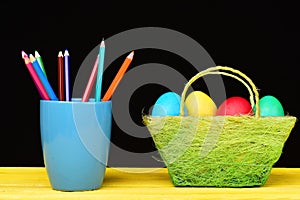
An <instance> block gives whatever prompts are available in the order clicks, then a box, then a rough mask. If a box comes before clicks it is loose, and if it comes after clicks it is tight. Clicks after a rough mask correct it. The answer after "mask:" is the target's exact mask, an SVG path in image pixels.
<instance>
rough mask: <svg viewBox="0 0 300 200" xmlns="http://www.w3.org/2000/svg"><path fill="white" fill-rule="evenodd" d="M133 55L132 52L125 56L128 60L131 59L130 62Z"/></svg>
mask: <svg viewBox="0 0 300 200" xmlns="http://www.w3.org/2000/svg"><path fill="white" fill-rule="evenodd" d="M133 55H134V51H132V52H131V53H130V54H129V55H128V56H127V58H129V59H131V60H132V58H133Z"/></svg>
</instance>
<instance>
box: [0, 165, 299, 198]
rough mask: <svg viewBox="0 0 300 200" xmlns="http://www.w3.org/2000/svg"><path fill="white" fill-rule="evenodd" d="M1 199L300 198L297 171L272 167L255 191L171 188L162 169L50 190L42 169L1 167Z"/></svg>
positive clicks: (111, 174)
mask: <svg viewBox="0 0 300 200" xmlns="http://www.w3.org/2000/svg"><path fill="white" fill-rule="evenodd" d="M0 199H5V200H8V199H64V200H68V199H110V200H113V199H118V200H119V199H130V200H133V199H201V200H202V199H300V168H273V170H272V173H271V175H270V176H269V179H268V181H267V183H266V184H265V185H264V186H262V187H256V188H205V187H174V186H173V185H172V183H171V182H170V179H169V175H168V173H167V169H165V168H107V171H106V175H105V179H104V182H103V185H102V187H101V188H100V189H98V190H94V191H84V192H61V191H55V190H52V189H51V186H50V183H49V180H48V177H47V174H46V170H45V168H43V167H34V168H31V167H2V168H1V167H0Z"/></svg>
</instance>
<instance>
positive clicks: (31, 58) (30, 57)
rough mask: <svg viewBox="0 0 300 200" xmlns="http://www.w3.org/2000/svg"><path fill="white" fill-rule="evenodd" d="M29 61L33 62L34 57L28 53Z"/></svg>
mask: <svg viewBox="0 0 300 200" xmlns="http://www.w3.org/2000/svg"><path fill="white" fill-rule="evenodd" d="M29 59H30V62H34V61H35V60H36V59H35V57H34V56H33V55H32V54H29Z"/></svg>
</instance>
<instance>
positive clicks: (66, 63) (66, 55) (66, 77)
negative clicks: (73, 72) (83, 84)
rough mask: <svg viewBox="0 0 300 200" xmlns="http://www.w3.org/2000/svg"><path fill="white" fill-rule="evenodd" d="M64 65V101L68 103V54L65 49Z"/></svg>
mask: <svg viewBox="0 0 300 200" xmlns="http://www.w3.org/2000/svg"><path fill="white" fill-rule="evenodd" d="M64 65H65V100H66V101H70V54H69V51H68V50H67V49H66V50H65V53H64Z"/></svg>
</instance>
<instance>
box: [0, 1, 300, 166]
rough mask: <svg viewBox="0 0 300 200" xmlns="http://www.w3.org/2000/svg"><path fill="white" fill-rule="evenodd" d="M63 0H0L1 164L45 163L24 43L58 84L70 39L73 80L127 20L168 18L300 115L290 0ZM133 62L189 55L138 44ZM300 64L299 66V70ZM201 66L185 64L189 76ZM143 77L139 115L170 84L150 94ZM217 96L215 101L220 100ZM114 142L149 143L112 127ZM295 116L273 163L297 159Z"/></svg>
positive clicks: (230, 86)
mask: <svg viewBox="0 0 300 200" xmlns="http://www.w3.org/2000/svg"><path fill="white" fill-rule="evenodd" d="M138 2H140V3H135V2H124V1H123V3H122V4H120V2H111V1H110V2H105V1H95V2H90V1H85V2H81V3H75V2H72V3H70V2H69V3H67V2H55V1H40V2H28V1H25V2H10V3H8V2H5V3H3V2H2V3H0V8H1V10H0V22H1V38H0V41H1V43H0V45H1V55H2V58H1V105H2V112H1V113H2V117H1V119H2V120H1V131H0V132H1V133H0V134H1V137H0V166H43V165H44V164H43V158H42V149H41V143H40V132H39V100H40V97H39V94H38V92H37V90H36V88H35V86H34V84H33V82H32V80H31V77H30V75H29V73H28V71H27V69H26V67H25V65H24V63H23V60H22V58H21V51H22V50H24V51H25V52H28V53H29V52H30V53H32V52H34V50H38V51H39V53H40V54H41V55H42V56H43V60H44V64H45V67H46V66H47V69H46V70H47V75H48V77H49V80H51V84H52V86H53V88H54V89H55V88H57V85H56V82H57V71H56V69H57V68H56V67H53V68H51V67H48V66H56V63H57V53H58V51H60V50H64V49H65V48H68V50H69V51H70V53H71V54H72V71H71V81H74V79H75V77H76V73H77V70H78V68H79V66H80V64H81V63H82V61H83V59H84V58H85V57H86V56H87V54H88V53H89V52H90V51H91V50H92V49H93V48H94V47H95V46H96V45H97V44H99V43H100V41H101V39H102V38H108V37H110V36H113V35H115V34H117V33H120V32H122V31H125V30H129V29H133V28H138V27H149V26H153V27H164V28H170V29H173V30H176V31H179V32H181V33H183V34H186V35H188V36H190V37H191V38H193V39H194V40H196V41H197V42H198V43H199V44H201V45H202V46H203V47H204V48H205V49H206V51H207V52H208V53H209V54H210V56H211V57H212V58H213V60H214V61H215V63H216V64H217V65H227V66H232V67H234V68H237V69H241V70H242V71H243V72H244V73H245V74H247V75H248V76H249V77H250V78H251V79H252V80H253V82H254V83H256V85H257V86H258V88H259V89H260V95H261V96H264V95H267V94H271V95H274V96H276V97H277V98H278V99H279V100H280V101H281V103H282V104H283V106H284V109H285V112H286V114H289V115H292V116H296V117H297V118H299V113H300V108H299V103H300V101H299V100H300V99H299V94H298V92H299V89H298V86H299V74H298V73H297V72H296V71H297V69H298V68H299V62H298V58H299V53H300V51H299V45H300V39H299V38H300V34H299V30H298V26H299V14H298V13H299V12H298V11H297V6H295V5H292V4H288V3H274V2H272V1H262V2H260V3H253V2H244V1H236V2H235V1H227V2H225V1H218V2H217V1H210V3H203V2H202V3H200V2H198V3H197V4H199V5H196V4H192V3H190V2H184V1H181V3H176V2H171V3H168V4H161V2H162V1H161V2H160V3H157V2H154V1H138ZM138 54H139V55H140V56H139V57H138V58H136V59H134V61H133V62H132V64H131V66H130V68H133V67H134V66H138V65H140V64H142V63H148V62H159V63H164V64H166V65H169V66H174V67H175V68H176V67H178V68H179V66H181V65H184V64H187V63H185V61H183V60H181V59H180V58H178V57H176V55H170V53H168V52H157V50H156V51H155V50H140V51H138ZM122 60H123V57H122V58H120V60H116V61H115V62H114V63H113V64H112V67H111V68H110V70H111V71H110V72H105V73H106V76H105V77H106V78H105V79H106V80H104V83H103V88H104V89H105V88H107V87H108V84H109V83H110V81H111V80H110V79H111V78H112V77H110V76H109V75H108V73H110V74H112V72H114V71H116V70H117V68H118V67H119V66H120V62H122ZM298 71H299V70H298ZM194 73H195V72H193V71H187V72H186V76H191V75H193V74H194ZM224 83H225V84H226V85H225V87H226V93H227V96H232V95H240V96H242V95H245V94H246V93H245V89H244V88H243V87H239V86H237V85H236V83H232V82H231V81H229V80H227V79H224ZM150 90H153V88H152V87H150V86H149V87H147V86H145V87H142V88H141V89H139V91H137V93H136V94H135V95H134V97H132V100H134V101H135V104H136V105H137V106H136V107H135V108H134V107H132V106H131V107H129V109H131V111H130V112H131V114H132V117H133V119H132V120H134V121H135V122H136V123H137V124H140V125H142V124H141V121H140V116H139V114H140V113H141V110H140V109H138V108H142V107H143V106H145V104H146V103H148V104H150V103H153V101H154V99H155V98H156V97H157V96H158V95H159V94H161V93H162V92H164V91H165V88H162V87H159V88H157V89H156V93H155V94H154V95H153V97H152V98H150V99H148V100H145V99H143V96H144V95H143V94H144V93H146V92H147V91H150ZM217 103H219V102H217ZM113 130H114V131H113V133H112V134H113V135H112V142H114V143H115V144H117V145H118V146H120V147H122V148H125V149H127V150H130V151H133V152H147V151H153V150H154V147H153V144H152V142H151V139H150V140H143V141H136V140H134V139H132V138H127V137H126V136H124V134H123V133H121V132H120V130H118V128H117V127H113ZM299 130H300V127H299V124H298V123H296V126H295V128H294V129H293V131H292V132H291V135H290V137H289V138H288V140H287V142H286V144H285V147H284V149H283V154H282V156H281V157H280V159H279V161H278V162H277V163H276V166H281V167H300V156H299V153H298V152H299V150H300V135H299Z"/></svg>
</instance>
